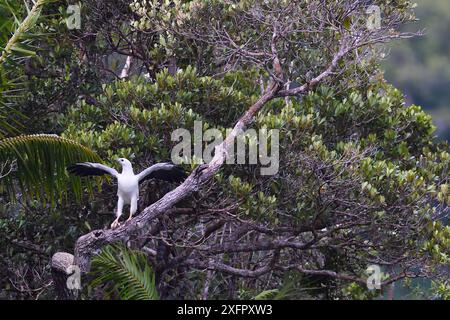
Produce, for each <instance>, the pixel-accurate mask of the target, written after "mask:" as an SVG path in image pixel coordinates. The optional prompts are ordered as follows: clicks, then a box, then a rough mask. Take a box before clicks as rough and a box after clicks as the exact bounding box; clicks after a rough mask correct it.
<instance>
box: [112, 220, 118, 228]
mask: <svg viewBox="0 0 450 320" xmlns="http://www.w3.org/2000/svg"><path fill="white" fill-rule="evenodd" d="M118 226H120V222H119V221H117V220H115V221H113V223H111V229H115V228H117V227H118Z"/></svg>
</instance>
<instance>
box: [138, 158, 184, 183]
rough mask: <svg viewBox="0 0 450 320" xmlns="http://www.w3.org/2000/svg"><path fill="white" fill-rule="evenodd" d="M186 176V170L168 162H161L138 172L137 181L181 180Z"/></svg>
mask: <svg viewBox="0 0 450 320" xmlns="http://www.w3.org/2000/svg"><path fill="white" fill-rule="evenodd" d="M186 177H187V174H186V171H185V170H184V169H183V168H182V167H180V166H177V165H174V164H173V163H170V162H161V163H157V164H154V165H152V166H151V167H148V168H147V169H145V170H143V171H142V172H141V173H139V174H138V180H139V183H141V182H143V181H146V180H149V179H158V180H163V181H168V182H181V181H183V180H184V179H185V178H186Z"/></svg>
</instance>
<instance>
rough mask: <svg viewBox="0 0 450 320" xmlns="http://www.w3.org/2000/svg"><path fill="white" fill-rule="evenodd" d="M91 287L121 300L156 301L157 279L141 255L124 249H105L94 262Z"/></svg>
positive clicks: (120, 247)
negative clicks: (102, 287)
mask: <svg viewBox="0 0 450 320" xmlns="http://www.w3.org/2000/svg"><path fill="white" fill-rule="evenodd" d="M91 273H92V275H93V276H94V277H95V278H94V280H93V281H92V282H91V286H93V287H97V286H100V285H103V286H105V287H104V290H105V291H106V292H107V293H108V294H110V295H114V293H117V294H118V296H119V297H120V299H122V300H157V299H159V295H158V291H157V290H156V284H155V275H154V273H153V271H152V268H151V267H150V265H149V264H148V262H147V259H146V257H145V255H144V254H143V253H141V252H137V251H131V250H129V249H127V248H125V247H123V246H111V245H109V246H106V247H105V248H104V249H103V250H102V252H101V253H100V254H99V255H97V256H95V257H94V258H93V260H92V268H91Z"/></svg>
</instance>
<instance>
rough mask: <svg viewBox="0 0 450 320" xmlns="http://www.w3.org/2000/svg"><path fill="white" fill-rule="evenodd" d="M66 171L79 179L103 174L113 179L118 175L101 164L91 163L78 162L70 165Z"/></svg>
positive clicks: (114, 170)
mask: <svg viewBox="0 0 450 320" xmlns="http://www.w3.org/2000/svg"><path fill="white" fill-rule="evenodd" d="M67 171H68V172H69V173H71V174H75V175H77V176H81V177H85V176H102V175H104V174H109V175H112V176H113V177H117V175H118V174H119V173H118V172H117V170H116V169H113V168H110V167H108V166H105V165H103V164H101V163H93V162H80V163H75V164H71V165H69V166H68V167H67Z"/></svg>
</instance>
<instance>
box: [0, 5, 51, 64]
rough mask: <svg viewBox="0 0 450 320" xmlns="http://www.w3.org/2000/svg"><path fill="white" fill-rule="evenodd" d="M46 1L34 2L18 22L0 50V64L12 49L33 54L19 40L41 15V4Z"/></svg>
mask: <svg viewBox="0 0 450 320" xmlns="http://www.w3.org/2000/svg"><path fill="white" fill-rule="evenodd" d="M47 1H48V0H37V1H36V2H35V3H34V5H33V8H31V10H29V11H28V15H27V16H26V18H25V19H24V20H23V21H22V22H21V23H20V24H19V26H18V27H17V29H16V30H15V31H14V33H13V35H12V36H11V38H10V39H9V40H8V42H7V43H6V45H5V47H4V49H3V51H2V54H1V56H0V65H1V64H3V63H4V62H5V61H6V59H7V58H8V56H9V55H10V54H11V53H12V52H13V51H16V52H19V53H21V54H25V55H28V56H29V55H33V54H34V52H33V51H30V50H27V49H24V48H23V47H22V46H21V40H23V37H24V35H25V33H26V32H27V31H28V30H29V29H30V28H32V27H33V26H34V25H35V24H36V22H37V20H38V19H39V16H40V15H41V10H42V6H43V5H44V4H45V3H46V2H47ZM16 19H17V18H16ZM24 50H25V51H24Z"/></svg>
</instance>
